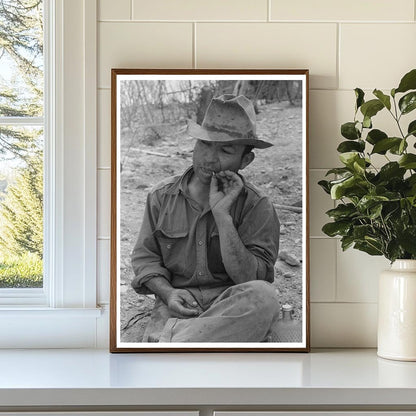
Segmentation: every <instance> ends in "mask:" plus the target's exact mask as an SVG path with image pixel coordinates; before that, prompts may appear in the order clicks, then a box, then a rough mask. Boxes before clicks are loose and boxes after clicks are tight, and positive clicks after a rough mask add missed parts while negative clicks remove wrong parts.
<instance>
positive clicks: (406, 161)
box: [399, 153, 416, 169]
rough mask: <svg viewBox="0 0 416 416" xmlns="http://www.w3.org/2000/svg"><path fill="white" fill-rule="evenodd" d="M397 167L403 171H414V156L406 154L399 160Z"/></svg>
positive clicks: (415, 161)
mask: <svg viewBox="0 0 416 416" xmlns="http://www.w3.org/2000/svg"><path fill="white" fill-rule="evenodd" d="M399 165H400V166H401V167H402V168H405V169H416V155H414V154H413V153H408V154H406V155H403V156H402V157H401V158H400V159H399Z"/></svg>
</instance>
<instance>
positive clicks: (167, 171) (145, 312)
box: [120, 102, 303, 342]
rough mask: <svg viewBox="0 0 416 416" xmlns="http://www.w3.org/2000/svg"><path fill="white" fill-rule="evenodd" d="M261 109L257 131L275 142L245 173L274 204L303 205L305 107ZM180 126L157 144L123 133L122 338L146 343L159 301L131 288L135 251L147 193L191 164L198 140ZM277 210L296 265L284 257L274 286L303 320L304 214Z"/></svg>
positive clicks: (284, 248)
mask: <svg viewBox="0 0 416 416" xmlns="http://www.w3.org/2000/svg"><path fill="white" fill-rule="evenodd" d="M258 108H259V114H258V115H257V133H258V135H259V137H260V138H262V139H264V140H267V141H269V142H271V143H273V144H274V145H275V146H273V147H271V148H268V149H266V150H255V153H256V159H255V160H254V162H253V163H252V164H251V165H250V166H248V167H247V168H246V169H245V170H244V171H242V172H241V173H242V174H243V175H244V176H245V178H246V179H247V180H248V181H250V182H252V183H253V184H254V185H256V186H257V187H259V188H260V189H261V190H262V191H263V192H264V193H265V194H266V195H268V196H269V198H270V199H271V201H272V202H273V203H275V204H279V205H290V206H298V207H300V206H301V203H302V177H301V167H302V151H301V149H302V109H301V107H294V106H290V105H289V103H288V102H281V103H277V102H276V103H272V104H265V105H259V107H258ZM173 130H175V129H173ZM179 130H181V129H180V128H178V129H176V130H175V131H173V132H167V133H166V135H164V136H163V137H161V138H159V139H158V140H157V141H156V142H152V141H146V140H142V141H138V140H137V139H135V137H137V134H136V135H134V134H132V132H131V131H124V132H122V140H121V146H122V148H121V163H122V172H121V175H120V180H121V208H120V209H121V215H120V223H121V226H120V236H121V253H120V256H121V257H120V268H121V270H120V279H121V286H120V292H121V340H122V341H123V342H141V339H142V336H143V332H144V328H145V326H146V324H147V321H148V319H149V316H150V312H151V309H152V307H153V304H154V298H153V296H144V295H138V294H136V293H135V292H134V291H133V289H132V288H131V287H130V282H131V281H132V279H133V272H132V269H131V265H130V253H131V251H132V248H133V246H134V243H135V240H136V238H137V235H138V232H139V229H140V225H141V219H142V216H143V212H144V204H145V201H146V195H147V193H148V191H149V190H150V189H151V188H152V186H153V185H155V184H156V183H158V182H159V181H160V180H162V179H165V178H166V177H168V176H171V175H176V174H180V173H182V172H183V171H184V170H185V169H186V168H187V167H188V166H190V165H191V164H192V149H193V145H194V141H193V139H190V138H189V137H187V136H186V135H184V134H183V128H182V131H179ZM146 143H147V144H146ZM149 152H152V153H155V154H152V153H149ZM159 154H160V155H159ZM163 155H168V156H169V157H164V156H163ZM276 211H277V213H278V216H279V219H280V223H281V236H280V253H281V254H280V257H282V254H283V257H284V256H285V254H284V253H287V254H288V255H289V256H290V257H291V258H292V259H293V260H295V263H297V265H295V266H291V265H289V264H288V263H287V262H286V261H284V260H283V258H280V257H279V259H278V260H277V262H276V265H275V281H274V285H275V286H276V287H277V288H278V290H279V292H280V295H279V296H280V299H279V300H280V302H281V304H290V305H293V307H294V310H295V314H294V317H295V319H301V318H302V290H303V287H302V260H303V259H302V214H301V213H297V212H294V211H291V210H286V209H280V208H276ZM289 262H290V261H289ZM292 263H293V262H292Z"/></svg>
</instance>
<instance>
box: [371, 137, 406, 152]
mask: <svg viewBox="0 0 416 416" xmlns="http://www.w3.org/2000/svg"><path fill="white" fill-rule="evenodd" d="M401 141H402V139H400V138H399V137H387V138H386V139H382V140H380V141H378V142H377V143H376V144H375V145H374V147H373V151H372V152H371V154H374V153H377V154H380V155H384V154H385V153H386V152H387V150H389V149H391V148H392V147H393V146H397V147H399V146H400V143H401Z"/></svg>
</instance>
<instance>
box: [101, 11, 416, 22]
mask: <svg viewBox="0 0 416 416" xmlns="http://www.w3.org/2000/svg"><path fill="white" fill-rule="evenodd" d="M133 11H134V8H133V7H132V13H133ZM97 22H98V23H287V24H307V25H315V24H328V25H329V24H331V25H336V24H354V25H384V24H391V25H395V24H397V25H404V24H408V25H414V23H415V22H414V21H413V20H377V21H376V20H271V19H270V21H268V19H267V18H266V19H253V20H244V19H235V20H232V19H228V20H227V19H225V20H220V19H215V20H213V19H210V20H202V19H199V20H192V19H183V20H181V19H147V20H146V19H134V20H133V19H132V20H130V19H98V20H97Z"/></svg>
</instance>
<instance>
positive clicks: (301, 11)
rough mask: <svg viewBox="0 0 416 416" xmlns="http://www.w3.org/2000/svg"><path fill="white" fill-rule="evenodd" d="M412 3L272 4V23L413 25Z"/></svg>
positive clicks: (325, 0)
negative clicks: (366, 21)
mask: <svg viewBox="0 0 416 416" xmlns="http://www.w3.org/2000/svg"><path fill="white" fill-rule="evenodd" d="M413 9H414V1H413V0H396V1H390V0H366V1H362V0H349V1H333V0H314V1H310V0H290V1H288V0H271V18H272V19H273V20H308V21H320V20H329V21H334V20H336V21H345V20H354V21H360V20H368V21H377V20H388V21H390V22H391V21H413Z"/></svg>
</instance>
